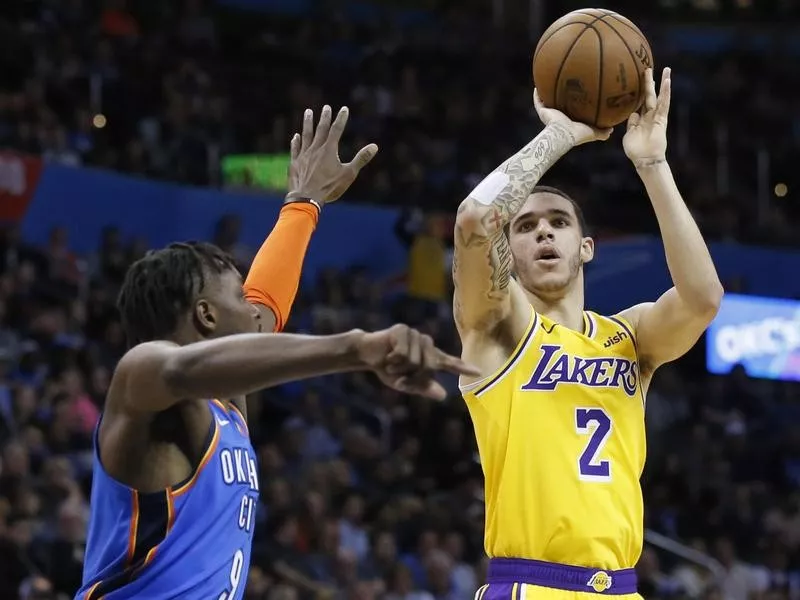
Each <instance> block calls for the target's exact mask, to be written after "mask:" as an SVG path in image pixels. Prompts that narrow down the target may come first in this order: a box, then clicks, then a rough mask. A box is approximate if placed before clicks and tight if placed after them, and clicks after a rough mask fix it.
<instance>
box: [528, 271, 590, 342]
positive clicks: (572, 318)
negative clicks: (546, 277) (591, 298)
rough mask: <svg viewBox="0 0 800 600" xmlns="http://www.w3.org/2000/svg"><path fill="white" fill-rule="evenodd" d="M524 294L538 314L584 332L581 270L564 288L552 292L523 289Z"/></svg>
mask: <svg viewBox="0 0 800 600" xmlns="http://www.w3.org/2000/svg"><path fill="white" fill-rule="evenodd" d="M525 295H526V296H527V297H528V301H529V302H530V303H531V306H533V309H534V310H535V311H536V312H537V313H538V314H540V315H544V316H545V317H547V318H548V319H550V320H551V321H555V322H556V323H558V324H559V325H563V326H564V327H568V328H570V329H572V330H574V331H577V332H579V333H583V332H584V331H583V330H584V321H583V307H584V291H583V272H581V273H580V274H579V275H578V277H576V278H575V279H574V280H573V281H572V282H571V283H570V284H569V285H568V286H567V287H566V288H563V289H560V290H554V291H552V292H550V291H543V290H536V291H530V290H528V289H525Z"/></svg>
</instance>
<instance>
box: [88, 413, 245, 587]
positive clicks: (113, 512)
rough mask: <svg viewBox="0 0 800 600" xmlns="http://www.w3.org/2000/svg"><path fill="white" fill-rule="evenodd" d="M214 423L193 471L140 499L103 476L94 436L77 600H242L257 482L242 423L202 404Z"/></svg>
mask: <svg viewBox="0 0 800 600" xmlns="http://www.w3.org/2000/svg"><path fill="white" fill-rule="evenodd" d="M208 406H209V409H210V410H211V412H212V414H213V417H214V419H213V421H212V424H211V428H210V430H209V434H208V442H207V446H206V451H205V454H204V456H203V459H202V461H201V463H200V465H199V466H198V467H197V469H196V471H195V472H194V474H193V475H192V476H191V477H190V478H189V479H187V480H186V481H185V482H183V483H182V484H180V485H178V486H175V487H174V488H168V489H166V490H163V491H162V492H153V493H147V494H144V493H140V492H137V491H136V490H133V489H131V488H129V487H127V486H125V485H123V484H121V483H119V482H118V481H116V480H115V479H113V478H112V477H111V476H110V475H108V473H106V472H105V469H104V468H103V465H102V463H101V461H100V457H99V454H98V450H97V434H95V457H94V473H93V482H92V497H91V507H92V514H91V519H90V522H89V536H88V540H87V547H86V557H85V561H84V567H83V587H82V588H81V589H80V590H79V592H78V594H77V595H76V596H75V598H76V600H78V599H80V600H96V599H98V598H105V599H106V600H123V599H128V598H147V599H148V600H168V599H173V598H214V600H238V599H240V598H242V597H243V596H244V587H245V582H246V580H247V572H248V569H249V564H250V550H251V546H252V541H253V528H254V525H255V511H256V506H257V504H258V495H259V482H258V469H257V466H256V454H255V452H254V450H253V446H252V445H251V443H250V438H249V435H248V431H247V424H246V423H245V420H244V418H243V417H242V415H241V414H240V413H239V412H238V411H236V409H235V408H233V407H230V408H228V407H226V406H225V405H224V404H222V403H221V402H219V401H217V400H211V401H208Z"/></svg>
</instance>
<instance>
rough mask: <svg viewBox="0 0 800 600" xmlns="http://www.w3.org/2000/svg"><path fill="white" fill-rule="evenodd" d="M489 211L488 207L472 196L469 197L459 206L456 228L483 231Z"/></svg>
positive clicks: (467, 230)
mask: <svg viewBox="0 0 800 600" xmlns="http://www.w3.org/2000/svg"><path fill="white" fill-rule="evenodd" d="M487 213H488V207H486V206H481V205H479V204H478V203H477V202H475V200H473V199H472V198H467V199H466V200H464V201H463V202H461V204H460V205H459V206H458V213H456V228H457V229H460V230H462V231H466V232H476V231H482V230H483V227H484V225H483V222H484V219H485V218H486V214H487Z"/></svg>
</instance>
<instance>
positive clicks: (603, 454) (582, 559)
mask: <svg viewBox="0 0 800 600" xmlns="http://www.w3.org/2000/svg"><path fill="white" fill-rule="evenodd" d="M638 369H639V366H638V361H637V354H636V341H635V338H634V334H633V331H632V328H631V326H630V325H629V324H628V323H627V322H626V321H624V320H623V319H622V318H619V317H603V316H600V315H597V314H594V313H591V312H585V313H584V332H583V333H580V332H577V331H573V330H571V329H568V328H566V327H563V326H561V325H559V324H557V323H555V322H553V321H552V320H550V319H548V318H546V317H544V316H542V315H537V314H535V313H533V314H532V316H531V321H530V324H529V326H528V329H527V331H526V333H525V336H524V337H523V339H522V340H521V341H520V343H519V345H518V346H517V348H516V349H515V351H514V352H513V353H512V355H511V357H510V358H509V359H508V361H507V362H506V364H505V365H504V366H503V367H502V368H501V369H500V370H499V371H498V372H497V373H495V374H494V375H492V376H490V377H487V378H485V379H483V380H481V381H479V382H477V383H474V384H472V385H470V386H466V387H464V388H462V394H463V396H464V399H465V400H466V403H467V406H468V408H469V411H470V415H471V417H472V422H473V425H474V429H475V434H476V438H477V442H478V449H479V452H480V458H481V463H482V467H483V472H484V475H485V479H486V484H485V486H486V533H485V546H486V552H487V554H488V555H489V556H490V557H492V558H513V559H527V560H525V561H524V563H525V564H527V566H528V567H527V568H529V569H534V570H536V569H537V568H540V567H541V566H542V564H545V565H548V568H550V569H551V571H548V572H553V571H552V569H555V570H556V571H558V573H560V577H561V579H565V580H569V581H570V582H571V583H570V585H571V586H573V587H572V588H564V587H563V586H561V587H560V589H573V590H574V591H575V592H579V591H584V592H587V593H615V594H620V593H621V594H627V593H631V592H630V591H629V590H630V589H631V587H630V586H629V585H627V584H626V585H623V584H624V583H626V582H629V578H630V573H629V572H628V569H631V568H632V567H633V566H635V564H636V562H637V560H638V558H639V554H640V553H641V548H642V543H643V506H642V494H641V487H640V484H639V477H640V476H641V472H642V469H643V467H644V462H645V453H646V449H645V429H644V397H643V390H642V385H641V381H640V377H639V370H638ZM492 563H493V564H499V562H498V561H492ZM568 565H571V566H574V567H578V570H577V571H576V572H574V573H572V574H565V572H564V571H563V569H560V567H562V566H568ZM500 568H501V567H495V569H500ZM502 568H503V569H507V568H508V567H507V566H504V567H502ZM517 568H518V569H517V570H519V569H522V567H521V566H520V564H517ZM503 572H504V573H506V571H503ZM537 572H538V571H537ZM534 579H536V578H534ZM556 579H559V578H558V577H556ZM634 579H635V576H634ZM545 580H546V581H545V582H541V580H540V579H536V581H528V583H531V584H536V585H543V586H545V587H547V586H549V585H552V586H553V587H559V586H556V585H555V584H554V583H553V582H552V581H550V580H548V579H547V578H546V577H545ZM513 581H521V582H525V581H526V580H525V579H522V580H519V579H517V580H513ZM547 581H550V583H547ZM614 581H617V582H618V583H617V585H613V582H614ZM537 582H539V583H537ZM506 583H512V581H506ZM575 586H577V587H575ZM490 587H491V585H490ZM523 587H525V586H523ZM632 589H633V592H634V593H635V591H636V589H635V585H634V586H633V588H632ZM520 593H521V592H520ZM487 600H489V599H488V598H487Z"/></svg>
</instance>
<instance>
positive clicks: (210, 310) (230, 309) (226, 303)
mask: <svg viewBox="0 0 800 600" xmlns="http://www.w3.org/2000/svg"><path fill="white" fill-rule="evenodd" d="M207 277H208V276H207ZM195 313H196V315H197V319H198V320H199V321H200V322H201V324H202V325H203V326H204V328H207V329H208V331H207V336H206V337H215V338H216V337H223V336H226V335H233V334H237V333H255V332H257V331H259V329H260V324H259V322H260V317H259V311H258V308H257V307H255V306H254V305H252V304H250V303H249V302H248V301H247V300H246V299H245V297H244V292H243V290H242V276H241V275H239V273H238V272H236V271H234V270H233V269H230V270H227V271H225V272H223V273H222V274H221V275H215V276H213V277H208V279H207V284H206V288H205V289H204V290H203V294H202V296H201V298H199V299H198V302H197V305H196V307H195Z"/></svg>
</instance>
